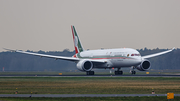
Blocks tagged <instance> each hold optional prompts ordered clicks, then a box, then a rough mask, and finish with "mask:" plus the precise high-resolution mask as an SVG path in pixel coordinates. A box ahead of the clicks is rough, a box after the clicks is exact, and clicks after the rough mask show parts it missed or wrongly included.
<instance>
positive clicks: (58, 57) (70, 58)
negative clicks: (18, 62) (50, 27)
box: [4, 48, 107, 64]
mask: <svg viewBox="0 0 180 101" xmlns="http://www.w3.org/2000/svg"><path fill="white" fill-rule="evenodd" d="M4 49H5V50H8V51H13V52H17V53H24V54H30V55H35V56H40V57H47V58H54V59H61V60H68V61H73V62H78V61H80V60H82V59H81V58H74V57H64V56H54V55H47V54H39V53H33V52H25V51H21V50H11V49H6V48H4ZM88 60H89V61H91V62H93V63H98V64H99V63H101V64H102V63H106V62H107V61H105V60H93V59H88Z"/></svg>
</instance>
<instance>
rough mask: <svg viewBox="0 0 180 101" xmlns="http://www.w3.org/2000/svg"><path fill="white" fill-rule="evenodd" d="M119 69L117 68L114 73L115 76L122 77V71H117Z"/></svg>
mask: <svg viewBox="0 0 180 101" xmlns="http://www.w3.org/2000/svg"><path fill="white" fill-rule="evenodd" d="M120 69H121V68H118V70H117V71H115V72H114V74H115V75H122V74H123V71H119V70H120Z"/></svg>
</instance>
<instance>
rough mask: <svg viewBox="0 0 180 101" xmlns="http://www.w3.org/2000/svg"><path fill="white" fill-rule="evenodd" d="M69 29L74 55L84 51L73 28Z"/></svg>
mask: <svg viewBox="0 0 180 101" xmlns="http://www.w3.org/2000/svg"><path fill="white" fill-rule="evenodd" d="M71 29H72V35H73V40H74V47H75V51H76V53H79V52H82V51H84V49H83V47H82V45H81V42H80V40H79V37H78V35H77V33H76V30H75V27H74V26H71Z"/></svg>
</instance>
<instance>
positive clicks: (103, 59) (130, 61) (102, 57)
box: [4, 26, 174, 75]
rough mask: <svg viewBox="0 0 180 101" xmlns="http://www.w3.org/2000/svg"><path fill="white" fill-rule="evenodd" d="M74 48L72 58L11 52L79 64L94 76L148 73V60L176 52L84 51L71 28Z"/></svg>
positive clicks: (78, 66) (78, 65)
mask: <svg viewBox="0 0 180 101" xmlns="http://www.w3.org/2000/svg"><path fill="white" fill-rule="evenodd" d="M71 29H72V35H73V41H74V47H75V52H76V54H75V55H73V56H72V57H64V56H54V55H47V54H38V53H33V52H25V51H21V50H11V49H5V48H4V49H5V50H9V51H14V52H18V53H24V54H30V55H35V56H40V57H47V58H54V59H56V60H57V59H61V60H68V61H72V62H75V63H77V65H76V67H77V69H78V70H80V71H82V72H86V74H87V75H94V71H93V69H94V68H97V69H112V68H117V71H115V72H114V73H115V75H122V74H123V71H122V70H121V68H127V67H128V68H129V67H130V68H131V69H130V72H131V74H136V71H135V70H134V69H137V70H139V71H148V70H149V69H150V68H151V63H150V61H149V60H148V58H152V57H155V56H159V55H162V54H166V53H169V52H171V51H173V50H174V48H172V49H170V50H167V51H164V52H159V53H155V54H151V55H146V56H141V55H140V53H139V52H138V51H137V50H135V49H132V48H117V49H98V50H84V48H83V47H82V44H81V42H80V39H79V37H78V34H77V32H76V30H75V27H74V26H71Z"/></svg>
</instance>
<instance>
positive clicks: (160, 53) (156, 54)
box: [142, 48, 175, 59]
mask: <svg viewBox="0 0 180 101" xmlns="http://www.w3.org/2000/svg"><path fill="white" fill-rule="evenodd" d="M174 49H175V48H172V49H170V50H167V51H164V52H159V53H155V54H151V55H146V56H142V58H144V59H147V58H151V57H155V56H159V55H162V54H166V53H169V52H171V51H173V50H174Z"/></svg>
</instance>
